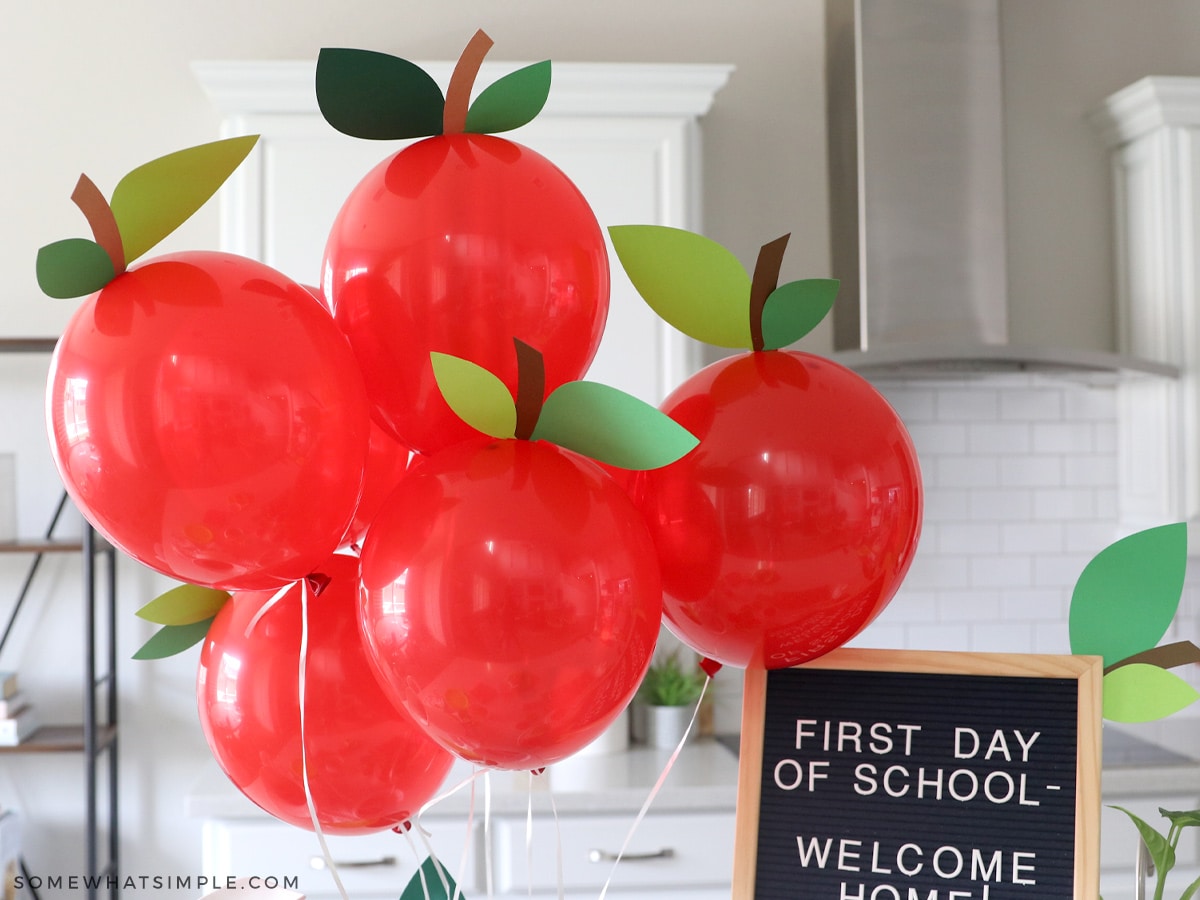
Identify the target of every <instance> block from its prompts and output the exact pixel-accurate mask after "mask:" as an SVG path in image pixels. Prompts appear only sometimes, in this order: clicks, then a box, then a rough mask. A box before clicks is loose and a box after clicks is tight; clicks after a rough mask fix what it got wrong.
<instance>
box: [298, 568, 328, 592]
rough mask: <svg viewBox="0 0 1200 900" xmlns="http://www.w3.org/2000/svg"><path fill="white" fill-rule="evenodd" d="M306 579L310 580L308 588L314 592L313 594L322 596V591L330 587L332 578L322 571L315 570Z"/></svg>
mask: <svg viewBox="0 0 1200 900" xmlns="http://www.w3.org/2000/svg"><path fill="white" fill-rule="evenodd" d="M304 580H305V581H307V582H308V589H309V590H310V591H312V592H313V596H314V597H320V596H321V592H322V591H324V590H325V588H327V587H329V581H330V578H329V576H328V575H326V574H324V573H322V572H313V573H312V574H311V575H309V576H307V577H306V578H305V579H304Z"/></svg>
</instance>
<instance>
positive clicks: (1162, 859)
mask: <svg viewBox="0 0 1200 900" xmlns="http://www.w3.org/2000/svg"><path fill="white" fill-rule="evenodd" d="M1110 809H1119V810H1120V811H1121V812H1123V813H1125V815H1127V816H1129V818H1130V819H1131V820H1132V821H1133V824H1134V826H1135V827H1136V828H1137V830H1138V834H1140V835H1141V836H1142V841H1143V842H1144V843H1145V845H1146V849H1147V850H1149V851H1150V858H1151V859H1152V860H1154V868H1155V869H1156V870H1157V871H1158V872H1160V873H1163V875H1165V873H1167V872H1170V871H1171V870H1172V869H1173V868H1175V851H1174V850H1173V849H1172V848H1171V845H1170V844H1168V843H1167V839H1166V838H1165V837H1163V836H1162V835H1161V834H1159V833H1158V832H1157V831H1155V830H1154V829H1153V828H1152V827H1151V826H1150V825H1148V824H1147V823H1145V822H1143V821H1142V820H1141V819H1139V818H1138V817H1137V816H1135V815H1134V814H1133V813H1131V812H1130V811H1129V810H1127V809H1125V807H1123V806H1110ZM1160 877H1162V875H1160Z"/></svg>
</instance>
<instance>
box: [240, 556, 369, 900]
mask: <svg viewBox="0 0 1200 900" xmlns="http://www.w3.org/2000/svg"><path fill="white" fill-rule="evenodd" d="M308 593H309V588H308V580H307V579H302V580H301V581H300V673H299V681H298V685H297V692H298V693H299V695H300V776H301V779H302V780H303V781H304V801H305V802H306V803H307V804H308V815H309V818H310V819H312V826H313V831H315V832H316V833H317V841H318V842H319V843H320V844H321V854H322V855H323V856H324V857H325V867H326V868H327V869H329V874H330V875H332V876H333V881H334V883H335V884H336V885H337V889H338V893H339V894H341V896H342V900H350V897H349V895H348V894H347V893H346V888H345V886H344V885H343V884H342V879H341V876H340V875H338V870H337V866H336V865H335V864H334V861H333V857H332V856H331V855H330V853H329V844H328V843H326V841H325V834H324V832H322V831H321V823H320V822H319V821H317V805H316V803H314V802H313V796H312V788H311V786H310V785H309V783H308V749H307V747H306V746H305V735H304V695H305V687H306V685H305V681H306V675H307V671H308ZM279 596H281V595H280V594H276V595H275V597H273V598H272V599H271V600H270V601H268V605H270V604H271V603H274V602H276V601H277V600H278V598H279ZM262 613H263V610H259V613H258V615H260V616H261V615H262Z"/></svg>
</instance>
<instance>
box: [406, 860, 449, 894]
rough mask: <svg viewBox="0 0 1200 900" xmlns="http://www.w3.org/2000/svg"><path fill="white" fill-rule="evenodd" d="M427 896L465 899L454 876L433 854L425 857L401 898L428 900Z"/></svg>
mask: <svg viewBox="0 0 1200 900" xmlns="http://www.w3.org/2000/svg"><path fill="white" fill-rule="evenodd" d="M422 879H424V880H423V881H422ZM427 897H428V898H429V900H465V895H464V894H463V893H462V891H460V890H458V885H457V883H456V882H455V881H454V878H453V876H451V874H450V873H449V872H448V871H446V867H445V866H443V865H442V864H441V863H440V862H438V861H437V860H436V859H434V858H433V857H432V856H427V857H425V862H423V863H421V867H420V868H419V869H417V871H416V874H414V875H413V877H412V878H410V879H409V881H408V884H407V885H406V886H405V888H404V893H403V894H401V895H400V900H426V898H427Z"/></svg>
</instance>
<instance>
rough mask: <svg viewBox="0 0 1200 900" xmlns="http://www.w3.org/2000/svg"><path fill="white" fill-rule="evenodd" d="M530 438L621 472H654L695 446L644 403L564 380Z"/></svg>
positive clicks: (681, 430)
mask: <svg viewBox="0 0 1200 900" xmlns="http://www.w3.org/2000/svg"><path fill="white" fill-rule="evenodd" d="M533 439H534V440H546V441H550V442H551V443H554V444H558V445H559V446H560V447H566V448H567V449H568V450H574V451H575V452H576V453H582V454H583V455H584V456H588V457H591V458H592V459H595V460H598V461H599V462H602V463H607V464H608V465H612V466H618V467H619V468H622V469H635V470H641V469H657V468H659V467H660V466H665V465H668V464H670V463H673V462H675V460H677V459H679V458H680V457H681V456H683V455H685V454H686V453H688V452H690V451H691V450H692V449H693V448H695V447H696V445H697V444H699V443H700V442H699V441H698V440H697V439H696V438H695V437H694V436H693V435H691V434H690V433H689V432H688V431H687V429H685V428H684V427H683V426H682V425H680V424H678V423H677V422H676V421H675V420H673V419H672V418H671V417H670V416H668V415H666V414H665V413H663V412H661V411H659V410H657V409H655V408H654V407H653V406H651V405H650V404H649V403H646V402H644V401H642V400H639V399H638V398H637V397H634V396H632V395H630V394H626V393H624V392H623V391H619V390H617V389H616V388H613V387H609V386H608V385H605V384H597V383H595V382H591V381H569V382H567V383H566V384H563V385H560V386H559V387H558V388H557V389H555V390H554V392H553V393H551V394H550V396H549V397H547V398H546V402H545V404H544V405H543V406H542V414H541V416H539V417H538V423H537V427H535V428H534V429H533Z"/></svg>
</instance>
